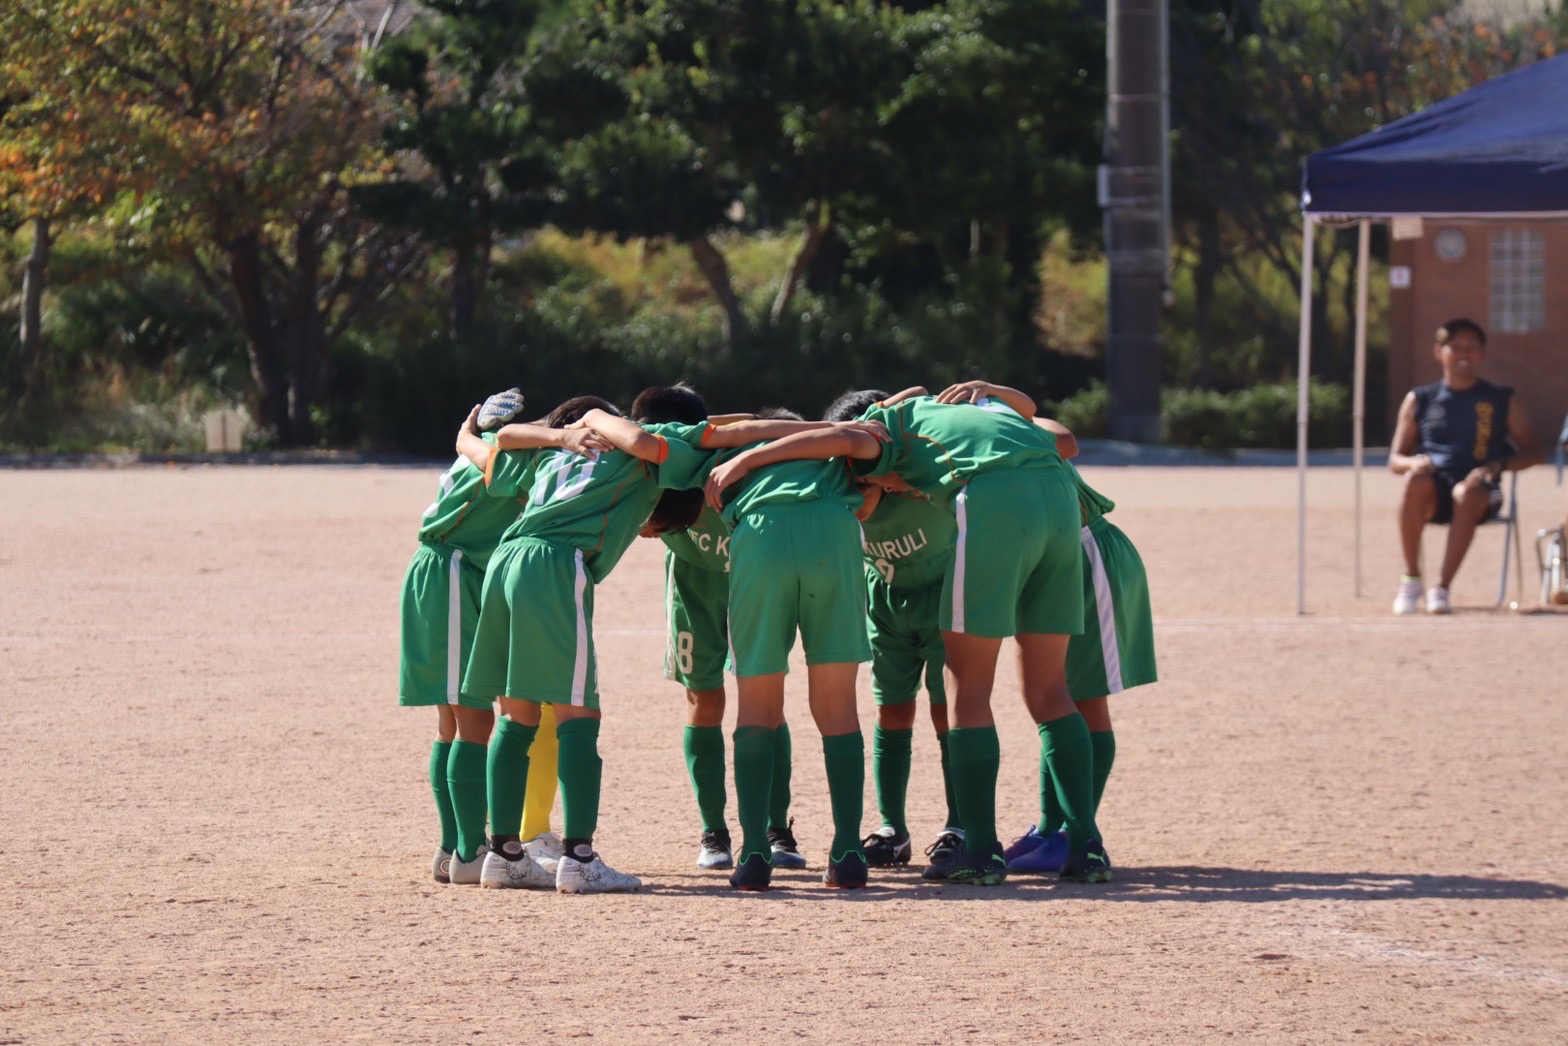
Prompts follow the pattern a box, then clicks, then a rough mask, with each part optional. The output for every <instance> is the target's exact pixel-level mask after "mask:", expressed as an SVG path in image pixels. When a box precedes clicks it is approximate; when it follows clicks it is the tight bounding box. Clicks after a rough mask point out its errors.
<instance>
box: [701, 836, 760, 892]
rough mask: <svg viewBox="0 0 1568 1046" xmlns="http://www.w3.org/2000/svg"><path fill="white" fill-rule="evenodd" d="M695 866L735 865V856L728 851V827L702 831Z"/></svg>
mask: <svg viewBox="0 0 1568 1046" xmlns="http://www.w3.org/2000/svg"><path fill="white" fill-rule="evenodd" d="M757 856H761V855H760V854H759V855H757ZM697 867H698V868H734V867H735V856H734V854H732V853H731V852H730V832H729V829H728V828H715V829H713V830H712V831H711V832H703V833H702V844H701V845H700V846H699V847H698V849H697ZM732 885H733V884H732Z"/></svg>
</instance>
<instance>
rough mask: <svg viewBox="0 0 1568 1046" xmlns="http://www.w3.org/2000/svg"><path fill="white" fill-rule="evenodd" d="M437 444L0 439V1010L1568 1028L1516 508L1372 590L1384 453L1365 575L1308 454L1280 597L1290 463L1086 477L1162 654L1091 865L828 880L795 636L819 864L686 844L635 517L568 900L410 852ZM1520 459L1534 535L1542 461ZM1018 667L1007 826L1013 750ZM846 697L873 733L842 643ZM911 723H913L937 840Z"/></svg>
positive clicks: (1121, 753) (495, 1022)
mask: <svg viewBox="0 0 1568 1046" xmlns="http://www.w3.org/2000/svg"><path fill="white" fill-rule="evenodd" d="M440 467H441V466H439V465H437V466H432V467H427V468H417V469H416V468H385V467H382V468H376V467H260V468H244V467H192V468H149V467H138V468H130V469H115V470H62V471H3V472H0V535H3V536H0V711H3V713H4V718H3V720H0V738H3V740H4V752H5V758H4V763H3V768H0V809H3V819H4V827H5V831H4V832H3V834H0V879H3V880H4V881H5V882H6V883H7V884H8V885H7V886H6V887H5V889H4V892H3V895H0V896H3V912H4V930H3V932H0V1042H25V1043H43V1042H117V1041H136V1042H186V1041H207V1040H212V1039H215V1038H217V1039H222V1040H227V1041H237V1042H256V1041H263V1042H267V1041H289V1042H293V1043H301V1042H352V1041H376V1042H409V1041H421V1042H423V1041H431V1042H434V1041H441V1042H444V1043H447V1044H451V1043H453V1042H465V1041H469V1040H470V1037H484V1038H498V1037H502V1036H506V1037H509V1038H515V1039H522V1040H526V1039H533V1040H536V1041H545V1040H558V1039H563V1038H565V1039H573V1038H593V1039H596V1040H599V1041H606V1042H616V1043H619V1042H627V1043H642V1042H655V1041H665V1040H674V1039H687V1038H709V1039H712V1040H714V1041H718V1039H719V1037H721V1036H722V1037H726V1038H729V1039H730V1041H734V1038H733V1037H735V1036H739V1037H741V1041H745V1042H753V1041H764V1040H770V1041H775V1042H777V1041H787V1040H794V1041H821V1042H838V1041H844V1040H847V1039H850V1038H858V1039H862V1040H868V1041H874V1042H875V1041H884V1040H893V1041H909V1042H943V1041H951V1040H957V1039H963V1038H974V1039H977V1040H980V1041H998V1042H1001V1041H1023V1040H1054V1039H1075V1040H1077V1039H1081V1040H1088V1041H1093V1040H1100V1041H1130V1042H1168V1041H1187V1042H1191V1041H1205V1040H1211V1039H1223V1038H1229V1039H1233V1040H1241V1041H1280V1042H1292V1043H1303V1042H1334V1043H1341V1042H1345V1041H1349V1040H1352V1039H1353V1038H1359V1041H1363V1042H1380V1043H1381V1042H1426V1041H1433V1040H1438V1041H1445V1042H1489V1043H1490V1042H1532V1043H1534V1042H1552V1041H1556V1042H1561V1041H1565V1040H1568V821H1565V815H1564V811H1565V810H1568V754H1565V739H1568V701H1565V700H1564V697H1565V684H1564V680H1565V679H1568V643H1565V639H1568V614H1564V613H1542V614H1510V613H1508V612H1506V611H1503V612H1492V611H1490V610H1482V609H1479V608H1480V607H1481V606H1482V605H1489V604H1490V603H1491V599H1492V595H1493V593H1494V590H1495V582H1496V571H1497V563H1498V557H1499V549H1500V547H1501V528H1487V529H1485V530H1483V532H1482V534H1481V535H1480V537H1479V538H1478V540H1477V545H1476V548H1475V549H1474V550H1473V552H1472V555H1471V560H1470V562H1469V563H1468V564H1467V566H1466V568H1465V570H1464V572H1463V573H1462V574H1461V576H1460V579H1459V581H1458V583H1457V585H1456V586H1455V589H1454V599H1455V603H1456V605H1457V610H1458V612H1457V613H1455V614H1454V616H1453V617H1452V618H1449V619H1426V618H1416V619H1395V618H1393V617H1391V616H1390V615H1389V614H1388V604H1389V600H1390V598H1391V597H1392V594H1393V588H1394V583H1395V581H1396V580H1397V575H1398V572H1399V564H1398V561H1397V557H1396V546H1395V537H1394V532H1393V527H1392V522H1391V520H1392V505H1393V498H1394V482H1393V481H1392V480H1391V479H1389V478H1388V477H1387V475H1386V474H1385V473H1382V472H1381V471H1376V470H1374V471H1370V472H1369V473H1368V476H1367V480H1366V486H1365V492H1366V498H1367V506H1368V508H1367V524H1366V551H1365V564H1366V578H1367V582H1366V585H1365V590H1366V594H1365V596H1364V597H1362V598H1359V599H1358V598H1356V597H1355V595H1354V594H1353V591H1352V574H1351V571H1352V566H1353V558H1352V555H1351V552H1350V549H1349V539H1350V535H1351V533H1352V527H1351V515H1350V506H1351V491H1352V486H1351V474H1350V472H1349V471H1348V470H1345V469H1323V470H1318V471H1315V472H1314V473H1313V474H1312V478H1311V482H1310V491H1311V498H1312V504H1313V517H1312V521H1311V525H1310V538H1309V541H1310V546H1309V547H1310V555H1309V568H1310V580H1309V587H1308V600H1309V608H1310V613H1309V614H1308V615H1307V616H1305V617H1298V616H1297V615H1296V613H1295V610H1296V599H1295V584H1296V558H1295V535H1296V522H1295V519H1296V517H1295V492H1296V479H1295V475H1294V473H1293V472H1292V471H1290V470H1288V469H1256V468H1253V469H1242V468H1225V469H1221V468H1206V469H1204V468H1098V469H1096V468H1087V469H1085V473H1086V475H1087V476H1088V477H1089V479H1090V481H1091V482H1094V483H1096V484H1097V485H1098V486H1100V487H1101V488H1102V489H1104V490H1105V491H1106V492H1107V493H1108V494H1110V495H1111V496H1112V497H1114V498H1116V499H1117V500H1118V501H1119V502H1120V503H1121V506H1122V507H1121V508H1119V509H1118V510H1117V512H1116V516H1115V519H1116V520H1117V522H1119V523H1120V524H1121V526H1122V528H1123V529H1124V530H1126V531H1127V532H1128V533H1129V534H1130V535H1131V536H1132V537H1133V539H1134V540H1135V541H1136V542H1137V543H1138V545H1139V546H1140V548H1141V549H1142V552H1143V555H1144V558H1145V560H1146V562H1147V563H1148V567H1149V572H1150V576H1151V580H1152V583H1153V587H1154V595H1155V610H1156V615H1157V619H1158V637H1159V642H1160V657H1161V666H1160V667H1161V674H1162V676H1163V682H1161V683H1160V684H1158V685H1157V686H1153V687H1148V688H1145V689H1143V690H1139V691H1134V692H1132V693H1130V694H1128V695H1127V696H1125V697H1124V698H1122V699H1120V700H1119V701H1115V700H1113V711H1114V714H1115V716H1116V719H1117V725H1118V734H1117V738H1118V746H1119V749H1118V758H1117V763H1116V772H1115V774H1114V775H1113V777H1112V779H1111V783H1110V788H1109V790H1108V793H1107V797H1106V801H1105V807H1104V809H1103V810H1102V812H1101V818H1100V820H1101V825H1102V827H1103V828H1104V830H1105V831H1106V841H1107V846H1108V849H1109V850H1110V852H1111V854H1112V856H1113V858H1114V859H1115V861H1116V866H1117V867H1116V881H1115V882H1113V883H1111V884H1109V885H1105V886H1078V885H1063V884H1058V883H1057V882H1056V881H1055V880H1054V879H1040V878H1017V877H1015V878H1014V879H1013V880H1012V881H1009V882H1008V883H1007V884H1006V885H1005V886H1002V887H1000V888H995V889H982V888H974V887H969V888H964V887H956V886H955V887H944V888H938V887H933V886H929V885H922V884H921V882H920V879H919V875H918V872H917V871H915V870H902V871H897V872H892V873H886V874H876V873H874V879H873V887H874V888H873V889H869V890H866V891H863V892H855V893H851V894H840V893H837V892H833V891H828V890H825V889H823V888H822V887H821V886H820V885H819V883H818V881H817V878H818V876H819V875H820V869H821V862H822V860H823V856H824V847H825V845H826V842H827V836H828V834H829V830H828V820H829V818H828V810H827V794H826V789H825V786H824V779H823V771H822V764H821V759H820V757H819V755H818V752H819V751H820V749H819V748H818V745H817V743H816V741H815V740H814V737H815V733H814V730H813V728H812V727H811V724H810V719H809V717H808V715H807V713H806V708H805V695H804V693H803V692H802V689H801V688H802V686H803V678H804V673H803V672H800V671H797V672H796V673H794V674H792V675H791V677H790V681H791V691H790V695H791V696H790V700H789V715H790V718H791V721H792V723H793V724H794V735H795V739H796V740H795V743H796V753H795V782H796V784H795V795H796V814H797V817H798V823H797V825H796V828H797V834H798V835H799V837H800V839H801V842H802V846H803V848H804V850H805V851H806V852H807V853H808V855H809V856H810V857H811V858H812V861H813V865H814V866H815V867H814V869H812V870H808V871H805V872H780V873H779V874H778V875H776V876H775V884H776V885H780V886H782V887H784V888H782V889H777V890H774V891H772V892H770V893H767V894H757V895H736V894H734V893H732V892H731V891H730V890H729V889H728V888H727V887H726V886H725V883H724V877H723V874H722V873H701V872H698V871H696V870H695V869H694V868H693V866H692V860H693V857H694V854H695V851H696V841H697V827H698V826H697V821H696V810H695V804H694V803H693V801H692V798H691V794H690V789H689V787H688V785H687V781H686V775H685V768H684V764H683V761H682V758H681V755H680V748H679V738H680V731H681V723H682V705H683V701H682V697H681V693H680V691H679V690H678V689H677V688H676V687H675V685H674V684H671V683H667V682H665V681H664V680H662V679H661V678H659V674H658V666H659V655H660V651H661V644H662V633H661V625H662V611H661V599H660V591H659V587H660V583H661V574H660V562H661V559H660V550H659V548H658V547H657V546H655V545H653V544H652V543H648V542H641V543H639V546H638V547H636V548H634V549H633V550H632V551H631V552H630V553H628V555H627V557H626V559H625V560H624V561H623V563H622V565H621V566H620V568H619V569H618V570H617V571H616V573H615V574H614V575H613V576H612V577H611V578H610V579H609V581H608V582H607V583H606V584H605V585H604V586H603V587H602V588H601V590H600V593H599V597H598V598H599V603H598V606H599V612H598V623H597V624H598V631H597V634H598V641H599V648H600V658H601V678H602V689H603V693H604V705H605V708H606V716H605V725H604V731H603V737H602V740H601V750H602V752H603V754H604V757H605V788H604V803H603V811H602V816H601V819H600V835H599V838H598V843H599V846H600V848H601V849H602V851H603V852H604V854H605V856H606V858H607V859H608V860H609V861H610V863H612V864H613V865H615V866H617V867H619V868H622V869H624V870H627V871H632V872H636V873H638V874H640V875H642V876H643V877H644V878H645V880H647V882H648V883H649V884H650V885H649V886H648V887H647V888H646V889H645V890H644V892H642V893H640V894H634V895H627V896H594V897H562V896H557V895H554V894H539V893H529V892H518V893H497V892H492V891H481V890H477V889H462V888H452V887H442V886H438V885H436V884H435V883H433V882H431V881H430V877H429V871H428V862H429V855H430V851H431V848H432V846H433V844H434V842H435V841H436V835H435V834H434V833H435V817H434V810H433V807H432V805H431V802H430V796H429V790H428V785H427V783H426V781H425V776H424V775H425V762H426V758H427V753H428V749H429V740H430V736H431V733H432V730H433V721H434V718H435V717H434V715H433V713H429V712H427V711H425V710H417V711H415V710H400V709H398V708H397V707H396V693H395V683H396V668H397V616H396V609H397V595H398V588H399V583H400V580H401V576H402V572H403V569H404V566H405V564H406V562H407V559H408V556H409V554H410V552H411V551H412V548H413V541H414V531H415V524H416V522H417V518H418V514H419V512H420V511H421V509H422V508H423V507H424V506H425V505H426V504H427V503H428V502H429V500H430V497H431V495H432V493H433V492H434V485H435V478H436V474H437V473H438V472H439V470H440ZM1522 493H1523V500H1524V504H1525V506H1526V511H1525V527H1526V538H1527V541H1528V539H1529V538H1530V536H1532V535H1533V534H1534V532H1535V529H1536V528H1537V527H1540V526H1545V525H1547V524H1549V523H1552V522H1555V521H1557V520H1560V519H1561V515H1562V508H1563V504H1564V491H1563V490H1562V489H1561V488H1557V487H1555V486H1554V485H1553V476H1552V474H1551V470H1550V469H1549V468H1542V469H1536V470H1534V471H1533V472H1532V473H1528V474H1527V475H1526V477H1525V480H1524V482H1523V484H1522ZM1441 533H1442V532H1441V531H1438V530H1433V531H1430V532H1429V544H1432V545H1433V546H1434V547H1431V548H1429V549H1428V552H1427V562H1428V564H1429V565H1430V566H1431V568H1432V569H1435V565H1436V562H1437V556H1438V554H1439V551H1438V549H1437V548H1436V547H1435V542H1436V540H1438V539H1439V538H1440V537H1441ZM1527 556H1528V560H1529V563H1530V565H1531V567H1532V572H1533V562H1534V555H1533V552H1530V551H1528V549H1527ZM1526 583H1527V586H1532V587H1531V588H1530V589H1529V590H1528V593H1529V594H1528V596H1527V598H1528V605H1531V606H1533V604H1534V596H1533V584H1532V582H1531V581H1530V579H1529V577H1528V576H1527V580H1526ZM1013 687H1014V675H1013V673H1012V670H1011V666H1010V665H1008V666H1006V667H1005V668H1004V671H1003V673H1002V678H1001V679H1000V681H999V695H1009V696H1007V697H999V699H998V702H997V707H998V709H999V710H1000V716H999V718H1000V720H1001V730H1002V744H1003V765H1002V782H1001V794H1000V796H999V806H1000V809H1001V810H1002V811H1004V812H1005V813H1004V818H1003V820H1004V831H1005V832H1006V833H1007V835H1009V836H1011V835H1012V834H1015V833H1016V832H1018V831H1021V830H1022V829H1023V828H1024V827H1025V826H1026V825H1027V824H1028V823H1029V822H1030V821H1031V820H1033V818H1034V811H1035V798H1034V789H1035V780H1036V778H1035V773H1036V750H1037V741H1036V737H1035V732H1034V730H1033V729H1032V728H1031V726H1030V725H1029V724H1028V723H1027V721H1026V719H1025V716H1024V715H1023V712H1022V708H1021V707H1020V705H1019V702H1018V701H1017V700H1016V698H1014V697H1010V695H1011V692H1012V690H1013ZM861 708H862V718H863V721H864V722H865V725H866V729H867V733H868V737H869V731H870V724H871V705H870V700H869V691H868V690H867V689H866V684H865V679H864V673H862V706H861ZM730 719H731V720H733V711H732V712H731V716H730ZM935 757H936V746H935V743H934V741H933V739H932V738H931V736H930V732H929V730H928V729H925V728H924V727H922V728H920V729H917V732H916V748H915V771H914V780H913V781H912V784H911V797H910V812H911V815H912V828H913V830H914V831H915V834H916V841H917V844H920V845H923V844H924V843H926V842H929V840H930V838H931V837H932V836H933V835H934V833H935V831H936V830H937V829H938V828H939V827H940V824H939V819H940V818H941V816H942V805H941V786H940V776H939V771H938V768H937V763H936V758H935ZM866 791H867V811H868V813H867V820H866V829H867V830H868V831H869V830H870V828H872V827H874V825H875V822H874V820H873V817H874V810H875V806H874V802H873V798H874V795H873V792H872V787H871V780H870V774H869V772H868V774H867V789H866ZM731 815H732V816H733V798H732V800H731Z"/></svg>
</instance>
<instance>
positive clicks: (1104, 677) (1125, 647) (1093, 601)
mask: <svg viewBox="0 0 1568 1046" xmlns="http://www.w3.org/2000/svg"><path fill="white" fill-rule="evenodd" d="M1081 533H1082V538H1081V544H1080V547H1081V548H1082V552H1081V553H1080V554H1081V555H1082V556H1083V560H1084V567H1083V601H1084V615H1083V634H1082V635H1077V636H1073V638H1072V639H1071V640H1070V641H1069V642H1068V644H1067V690H1068V692H1069V693H1071V694H1072V696H1073V700H1074V701H1090V700H1093V699H1094V698H1096V697H1105V696H1106V695H1108V694H1119V693H1121V692H1122V691H1123V690H1128V689H1130V688H1132V687H1135V686H1142V685H1143V684H1145V683H1153V682H1155V681H1156V680H1157V679H1159V674H1158V673H1157V672H1156V671H1155V667H1154V614H1153V612H1151V611H1150V609H1149V576H1148V575H1147V574H1146V573H1144V569H1143V560H1142V559H1141V558H1140V557H1139V555H1138V550H1137V549H1136V548H1134V547H1133V545H1132V542H1131V541H1128V540H1127V535H1126V534H1123V533H1122V532H1121V531H1120V530H1119V529H1117V527H1116V525H1115V524H1114V523H1111V522H1110V521H1109V520H1106V519H1103V518H1102V519H1097V520H1095V521H1094V522H1093V523H1091V524H1089V525H1088V526H1087V527H1084V528H1082V532H1081Z"/></svg>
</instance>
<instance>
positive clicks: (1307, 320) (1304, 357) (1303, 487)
mask: <svg viewBox="0 0 1568 1046" xmlns="http://www.w3.org/2000/svg"><path fill="white" fill-rule="evenodd" d="M1302 217H1303V219H1304V221H1303V223H1302V229H1301V343H1300V345H1299V346H1298V349H1297V354H1296V613H1297V614H1305V613H1306V612H1307V387H1308V385H1309V384H1310V383H1311V381H1312V259H1313V253H1312V234H1313V231H1314V230H1315V229H1316V219H1315V218H1313V217H1312V215H1310V214H1306V215H1303V216H1302Z"/></svg>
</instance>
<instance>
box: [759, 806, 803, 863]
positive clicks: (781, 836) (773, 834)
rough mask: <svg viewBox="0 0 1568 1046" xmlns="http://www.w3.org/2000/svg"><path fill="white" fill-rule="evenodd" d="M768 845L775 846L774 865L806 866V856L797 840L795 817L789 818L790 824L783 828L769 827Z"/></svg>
mask: <svg viewBox="0 0 1568 1046" xmlns="http://www.w3.org/2000/svg"><path fill="white" fill-rule="evenodd" d="M768 845H770V846H772V847H773V867H775V868H804V867H806V857H805V855H804V854H802V853H801V852H800V846H799V844H797V843H796V842H795V819H794V818H793V817H791V818H790V819H789V824H788V825H786V826H785V827H783V828H769V829H768Z"/></svg>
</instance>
